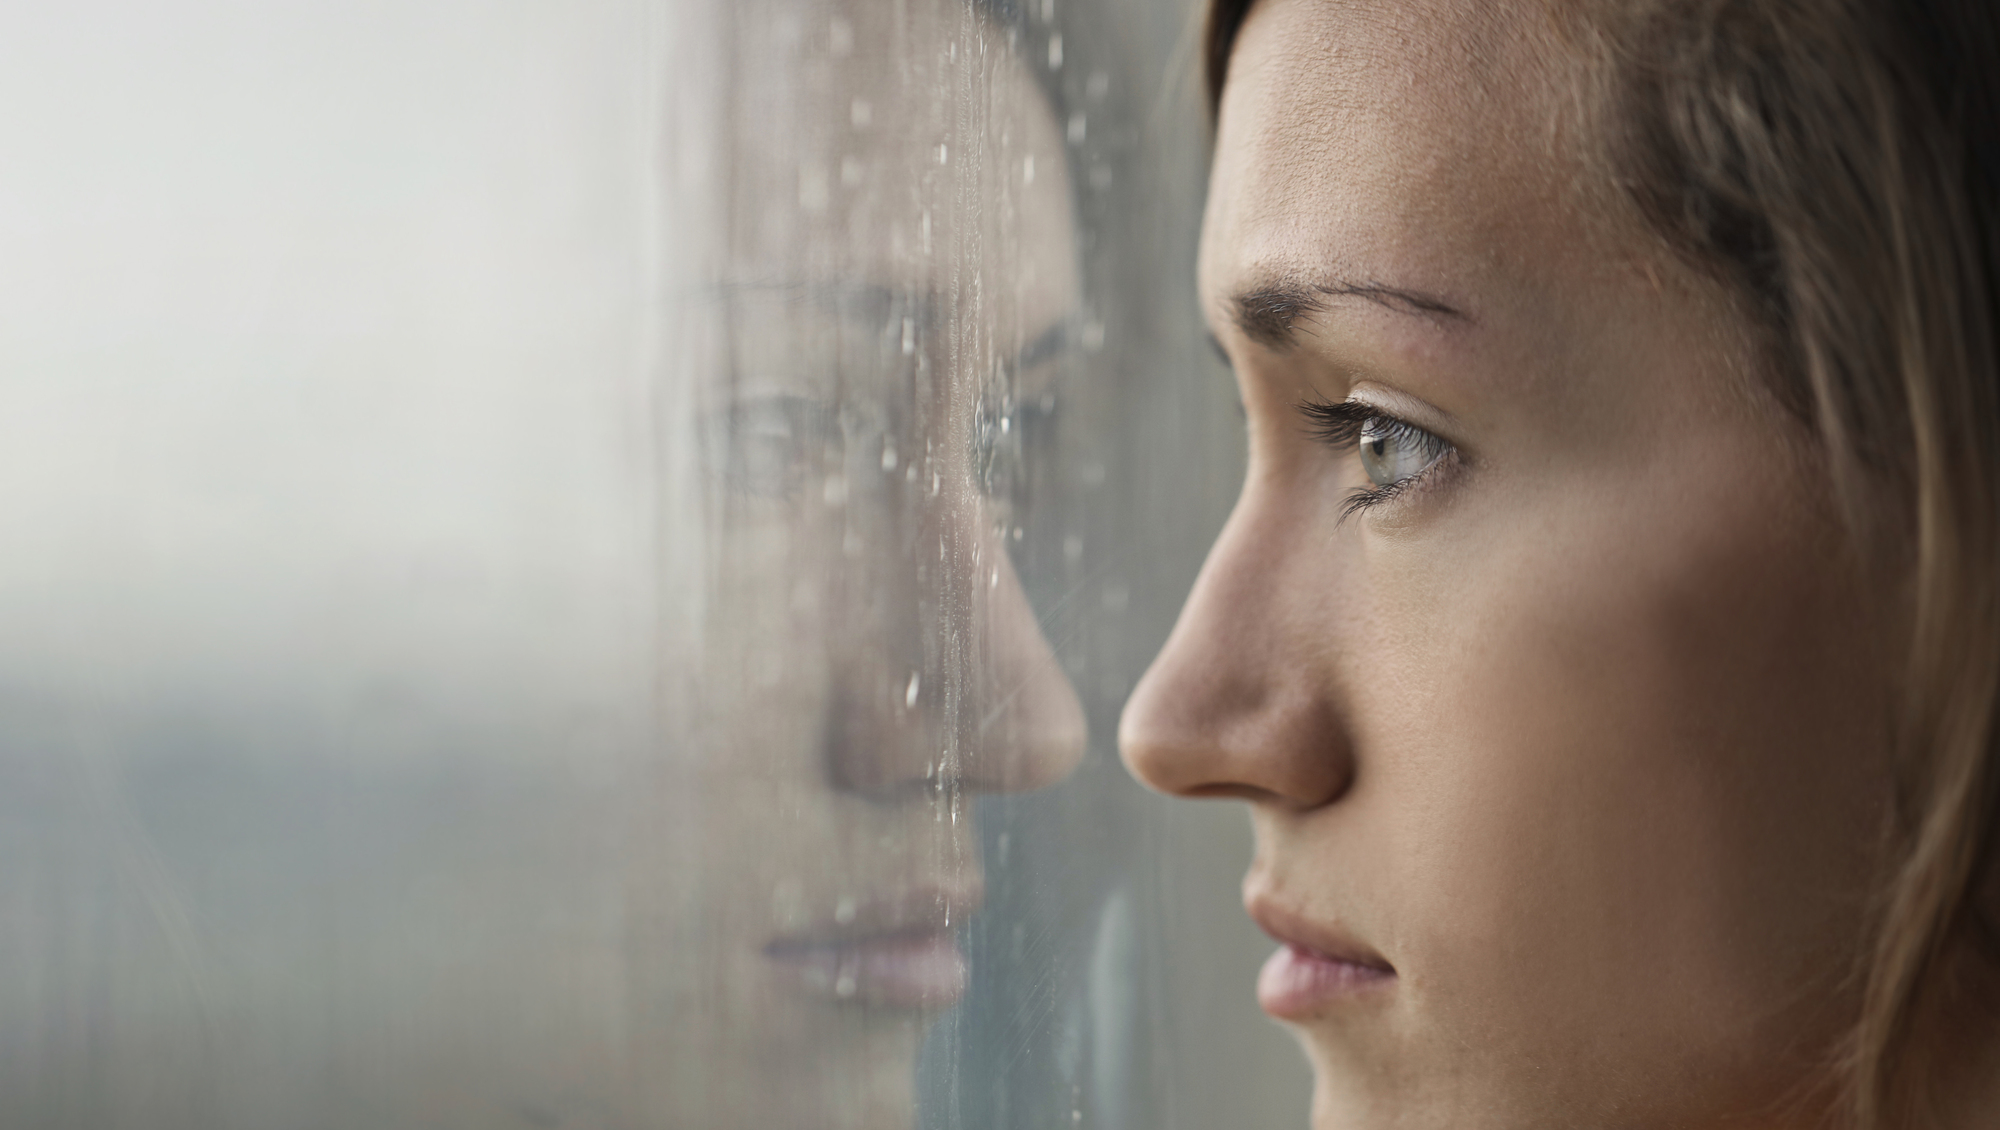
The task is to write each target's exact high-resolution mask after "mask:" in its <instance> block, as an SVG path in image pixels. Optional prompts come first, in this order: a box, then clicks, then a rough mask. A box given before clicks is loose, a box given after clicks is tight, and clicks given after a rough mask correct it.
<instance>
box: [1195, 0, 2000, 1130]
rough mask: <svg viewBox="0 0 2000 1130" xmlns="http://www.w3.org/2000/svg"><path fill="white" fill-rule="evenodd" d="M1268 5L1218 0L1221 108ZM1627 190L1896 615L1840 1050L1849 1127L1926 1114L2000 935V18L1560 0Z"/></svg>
mask: <svg viewBox="0 0 2000 1130" xmlns="http://www.w3.org/2000/svg"><path fill="white" fill-rule="evenodd" d="M1253 3H1254V0H1212V2H1211V4H1210V7H1209V15H1208V25H1207V32H1206V35H1205V39H1204V44H1205V52H1204V63H1205V67H1206V72H1207V75H1206V77H1207V81H1208V92H1209V99H1210V107H1211V110H1213V108H1214V107H1215V106H1216V104H1217V103H1218V102H1219V100H1220V97H1221V92H1222V84H1223V80H1224V78H1225V77H1226V75H1227V72H1228V64H1229V53H1230V48H1231V46H1232V44H1233V43H1234V40H1235V37H1236V32H1237V30H1238V29H1239V28H1240V27H1241V25H1242V22H1243V20H1244V18H1245V17H1246V16H1247V15H1248V13H1249V10H1250V8H1251V6H1252V4H1253ZM1564 7H1565V9H1566V11H1567V12H1568V13H1570V14H1572V15H1574V16H1576V17H1578V18H1579V19H1580V22H1581V23H1583V24H1585V25H1587V26H1588V27H1589V28H1590V29H1591V31H1592V32H1593V33H1594V34H1593V35H1591V36H1589V37H1588V38H1589V40H1590V41H1591V42H1592V43H1594V44H1595V45H1596V47H1597V48H1598V50H1597V52H1596V54H1597V55H1598V56H1599V61H1601V62H1602V63H1604V64H1607V65H1608V68H1607V69H1608V75H1609V84H1608V86H1607V87H1606V89H1607V90H1608V91H1609V92H1610V93H1611V99H1612V101H1611V104H1610V105H1608V106H1607V107H1605V111H1606V112H1604V113H1603V114H1601V115H1600V120H1601V121H1602V123H1603V126H1604V128H1603V133H1604V137H1603V138H1602V141H1603V144H1604V147H1605V155H1606V156H1607V157H1608V158H1609V162H1610V167H1611V168H1612V170H1613V171H1614V177H1615V179H1616V180H1617V182H1618V184H1619V187H1620V188H1622V190H1623V191H1624V192H1625V193H1626V195H1627V196H1628V197H1629V199H1630V200H1631V202H1632V203H1633V204H1635V205H1636V206H1637V208H1638V211H1639V212H1640V213H1641V215H1642V216H1643V217H1644V218H1645V219H1646V220H1647V221H1648V222H1649V224H1650V226H1651V227H1652V228H1653V230H1654V231H1655V232H1657V233H1658V234H1659V236H1661V237H1662V238H1663V239H1664V240H1665V242H1666V243H1667V244H1668V245H1669V246H1670V247H1671V248H1672V249H1673V251H1674V252H1675V253H1677V254H1678V255H1679V256H1680V257H1682V258H1683V259H1684V260H1686V261H1687V262H1689V263H1691V264H1693V265H1694V266H1695V267H1697V268H1698V269H1700V270H1702V271H1705V272H1707V273H1709V274H1710V275H1711V276H1713V277H1716V278H1718V279H1720V280H1721V281H1722V282H1724V283H1725V284H1726V285H1727V286H1728V287H1729V288H1730V289H1731V290H1732V291H1734V292H1735V293H1736V294H1737V295H1738V296H1739V298H1740V299H1742V300H1743V302H1742V305H1743V306H1744V307H1745V308H1746V309H1748V310H1749V311H1750V312H1751V314H1752V316H1753V317H1754V318H1755V319H1756V320H1757V321H1758V322H1760V323H1761V325H1762V328H1763V329H1764V330H1765V331H1766V332H1767V334H1768V337H1769V340H1770V342H1771V343H1772V351H1771V352H1772V361H1773V363H1772V366H1771V369H1772V372H1771V378H1772V380H1773V382H1774V384H1775V386H1776V390H1777V391H1778V393H1779V395H1780V399H1781V400H1782V401H1783V402H1784V403H1786V404H1787V405H1789V406H1791V407H1792V409H1793V410H1794V411H1796V412H1797V413H1798V414H1799V415H1801V416H1802V417H1803V418H1805V419H1806V420H1808V421H1810V422H1811V423H1812V424H1813V426H1814V430H1815V432H1816V434H1817V435H1818V437H1819V442H1820V444H1821V445H1822V447H1823V455H1824V458H1825V461H1826V465H1827V467H1828V468H1829V470H1830V472H1831V474H1832V476H1833V480H1834V481H1833V485H1834V487H1835V489H1836V490H1837V492H1838V494H1839V496H1840V497H1841V499H1842V500H1843V502H1844V503H1845V505H1846V509H1847V513H1848V515H1849V524H1850V528H1851V529H1852V531H1853V533H1854V536H1855V538H1856V540H1857V545H1858V547H1859V549H1860V551H1861V554H1862V556H1863V558H1864V560H1867V561H1870V562H1872V563H1873V564H1874V566H1875V567H1877V568H1879V569H1881V570H1882V571H1883V575H1884V576H1885V577H1888V578H1891V579H1892V583H1889V584H1885V585H1883V586H1882V588H1881V591H1883V592H1884V593H1885V594H1888V595H1885V601H1896V602H1898V607H1897V609H1896V610H1895V611H1896V612H1897V615H1898V616H1900V617H1901V619H1902V620H1903V622H1904V624H1905V626H1906V634H1905V636H1904V639H1905V640H1906V648H1907V651H1906V655H1905V656H1904V657H1903V658H1904V672H1905V674H1904V676H1903V682H1902V685H1901V686H1900V687H1899V688H1898V691H1899V697H1898V702H1899V708H1898V717H1897V719H1896V729H1895V733H1894V734H1893V737H1892V738H1890V739H1885V740H1893V741H1894V742H1895V743H1896V749H1897V752H1898V755H1899V757H1900V761H1899V766H1900V770H1901V772H1900V780H1899V795H1898V796H1897V797H1896V798H1895V799H1896V806H1895V807H1896V822H1895V831H1894V836H1895V841H1894V843H1893V844H1892V845H1891V846H1890V853H1889V858H1890V859H1891V860H1892V861H1893V862H1892V866H1891V869H1890V872H1889V873H1888V874H1885V875H1884V876H1883V877H1882V882H1881V902H1880V905H1879V910H1878V914H1877V916H1876V918H1875V923H1876V925H1875V926H1874V928H1873V932H1872V936H1871V937H1867V938H1858V939H1856V955H1857V975H1858V977H1859V978H1860V982H1861V986H1862V988H1861V994H1860V1000H1861V1004H1860V1009H1859V1013H1858V1015H1857V1016H1856V1017H1855V1018H1854V1021H1853V1027H1852V1030H1851V1034H1850V1038H1849V1040H1848V1042H1847V1051H1846V1055H1845V1056H1844V1058H1843V1061H1842V1062H1841V1063H1840V1064H1839V1065H1837V1072H1838V1077H1839V1080H1840V1084H1841V1086H1842V1089H1843V1091H1844V1094H1843V1096H1842V1099H1843V1101H1842V1104H1841V1105H1842V1106H1843V1107H1844V1109H1845V1110H1846V1112H1847V1114H1848V1116H1849V1118H1850V1119H1851V1121H1852V1124H1853V1125H1854V1126H1856V1127H1858V1128H1860V1130H1879V1128H1884V1127H1910V1126H1924V1125H1929V1124H1932V1123H1933V1122H1934V1121H1935V1120H1936V1117H1937V1111H1938V1107H1939V1104H1940V1102H1941V1101H1942V1100H1943V1099H1945V1098H1947V1097H1948V1096H1945V1095H1943V1094H1942V1093H1940V1090H1939V1087H1938V1085H1937V1084H1938V1082H1939V1073H1938V1070H1937V1066H1938V1064H1939V1062H1940V1061H1941V1059H1942V1055H1943V1052H1944V1050H1945V1049H1944V1048H1943V1046H1942V1040H1943V1038H1944V1037H1945V1036H1946V1035H1947V1034H1948V1030H1949V1027H1950V1024H1949V1022H1948V1020H1949V1021H1952V1022H1961V1023H1962V1022H1963V1019H1964V1018H1965V1017H1967V1016H1970V1017H1972V1018H1973V1019H1974V1021H1975V1022H1976V1023H1978V1024H1979V1025H1981V1026H1982V1027H1984V1028H1985V1029H1987V1031H1988V1032H1989V1033H1991V1031H1992V1029H1993V1027H1994V1018H1995V1007H1994V1002H1993V1001H1992V1000H1990V999H1980V998H1978V997H1977V996H1975V995H1974V993H1973V992H1972V990H1971V987H1970V981H1969V980H1968V979H1967V978H1966V977H1965V975H1964V973H1965V969H1966V967H1967V964H1968V962H1975V963H1976V962H1983V963H1985V966H1986V968H1987V969H1989V970H1990V969H1992V968H1994V967H1995V966H1996V965H2000V962H1996V960H1995V958H1996V953H2000V945H1996V939H2000V930H1997V929H1996V928H1995V923H1994V919H1993V910H1994V907H1993V905H1992V898H1991V893H1990V888H1991V884H1992V881H1993V875H1992V872H1993V866H1994V855H1995V847H1996V845H1995V843H1994V838H1995V828H1996V823H2000V818H1997V815H1996V809H2000V772H1996V754H1995V748H1994V747H1995V741H1994V739H1995V733H1994V729H1995V727H1994V721H1995V719H1994V715H1995V705H1996V697H2000V343H1996V339H1995V332H1994V325H1995V314H1996V310H1995V301H1996V272H1997V271H2000V87H1996V81H2000V80H1996V76H1995V73H1994V72H1995V70H1996V68H2000V16H1996V14H1995V12H1994V11H1993V10H1992V7H1993V5H1992V0H1650V2H1646V3H1591V4H1581V3H1572V4H1569V5H1565V6H1564Z"/></svg>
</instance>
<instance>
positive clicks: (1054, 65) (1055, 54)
mask: <svg viewBox="0 0 2000 1130" xmlns="http://www.w3.org/2000/svg"><path fill="white" fill-rule="evenodd" d="M1062 59H1063V52H1062V33H1061V32H1056V33H1055V34H1054V35H1051V36H1049V69H1050V70H1052V71H1059V70H1062Z"/></svg>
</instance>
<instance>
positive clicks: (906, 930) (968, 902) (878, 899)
mask: <svg viewBox="0 0 2000 1130" xmlns="http://www.w3.org/2000/svg"><path fill="white" fill-rule="evenodd" d="M983 900H984V892H983V891H982V889H981V887H980V886H979V885H978V884H977V883H974V884H971V885H961V886H945V885H931V886H920V887H909V888H905V889H903V890H900V891H894V892H885V893H881V894H876V895H873V896H869V897H866V898H859V899H856V900H854V902H853V904H852V906H851V907H849V908H848V909H849V910H850V911H851V913H843V911H842V908H841V907H840V906H838V905H836V906H834V907H833V908H830V909H829V910H827V911H826V912H825V913H824V914H823V915H822V916H821V917H820V918H819V919H818V920H817V921H815V922H814V923H813V924H812V925H810V926H808V927H806V928H805V929H803V930H800V931H798V932H796V933H792V934H786V935H783V936H781V937H778V938H775V939H773V940H772V942H771V943H770V945H769V946H767V947H766V949H767V950H768V951H769V952H772V953H781V952H785V951H788V950H791V951H795V950H804V949H818V948H827V947H838V946H846V945H854V944H856V943H860V942H866V941H872V940H875V939H878V938H887V937H899V936H911V935H926V934H942V933H944V932H946V931H947V930H949V929H951V927H952V926H953V925H954V924H955V923H957V922H959V921H962V920H963V919H964V918H966V917H967V916H969V915H970V914H972V913H973V912H974V911H976V910H978V909H979V904H980V903H981V902H982V901H983Z"/></svg>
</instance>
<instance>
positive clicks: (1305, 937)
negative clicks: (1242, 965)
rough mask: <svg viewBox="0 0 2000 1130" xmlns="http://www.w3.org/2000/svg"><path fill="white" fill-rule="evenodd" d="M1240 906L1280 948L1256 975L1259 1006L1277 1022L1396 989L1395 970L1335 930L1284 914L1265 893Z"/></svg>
mask: <svg viewBox="0 0 2000 1130" xmlns="http://www.w3.org/2000/svg"><path fill="white" fill-rule="evenodd" d="M1243 901H1244V905H1245V907H1246V908H1247V909H1248V910H1249V911H1250V917H1251V918H1252V919H1254V920H1255V921H1256V923H1257V925H1258V926H1260V927H1262V928H1263V930H1264V932H1265V933H1266V934H1269V935H1270V936H1271V937H1272V939H1274V940H1275V941H1277V942H1278V943H1280V946H1279V949H1278V952H1277V953H1274V954H1272V955H1271V957H1270V959H1269V960H1268V961H1266V962H1264V968H1263V969H1262V970H1261V971H1260V972H1259V973H1258V974H1257V1003H1258V1004H1259V1005H1262V1006H1263V1008H1264V1011H1265V1012H1268V1013H1270V1014H1271V1015H1272V1016H1275V1017H1277V1018H1278V1019H1279V1020H1305V1019H1308V1018H1310V1017H1312V1016H1314V1015H1316V1014H1318V1013H1321V1012H1324V1011H1325V1010H1326V1009H1328V1008H1330V1007H1332V1006H1333V1005H1335V1004H1338V1003H1340V1002H1342V1001H1346V1000H1351V999H1353V998H1355V997H1359V996H1362V995H1365V994H1369V993H1376V992H1380V991H1382V990H1384V989H1387V988H1390V987H1392V986H1394V985H1395V983H1396V969H1395V967H1394V966H1392V965H1390V964H1389V963H1388V962H1387V961H1384V960H1383V959H1382V956H1381V955H1380V954H1377V953H1376V952H1375V951H1374V950H1372V949H1370V948H1368V947H1367V946H1366V945H1363V944H1362V943H1360V942H1358V941H1356V940H1354V939H1353V938H1351V937H1349V936H1348V935H1347V934H1346V933H1345V932H1343V931H1342V930H1340V929H1339V928H1338V927H1335V926H1329V925H1327V924H1325V923H1322V922H1318V921H1315V920H1313V919H1311V918H1308V917H1306V916H1305V915H1303V914H1300V913H1298V912H1297V911H1293V910H1289V909H1286V908H1285V907H1283V906H1280V905H1278V902H1277V900H1276V899H1275V898H1273V897H1271V895H1270V894H1269V893H1268V892H1267V891H1264V890H1257V891H1253V892H1249V893H1246V895H1245V898H1244V900H1243Z"/></svg>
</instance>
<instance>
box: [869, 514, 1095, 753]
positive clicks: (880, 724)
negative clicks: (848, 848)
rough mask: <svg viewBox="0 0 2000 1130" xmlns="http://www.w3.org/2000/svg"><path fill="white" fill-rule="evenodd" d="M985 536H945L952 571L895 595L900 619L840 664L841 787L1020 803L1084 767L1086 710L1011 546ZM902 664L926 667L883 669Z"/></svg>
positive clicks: (972, 524)
mask: <svg viewBox="0 0 2000 1130" xmlns="http://www.w3.org/2000/svg"><path fill="white" fill-rule="evenodd" d="M985 527H986V522H984V521H983V520H981V519H979V518H978V517H976V516H975V517H973V518H971V519H970V520H968V521H967V522H965V523H963V524H958V526H957V528H956V529H948V530H946V531H944V532H943V533H941V534H939V535H938V536H940V537H942V538H944V540H945V542H946V543H947V545H948V546H949V550H948V551H947V552H944V553H941V554H940V555H939V556H940V557H941V558H943V559H944V560H945V562H946V563H944V564H936V565H932V566H931V567H929V568H926V569H924V570H922V571H921V574H920V575H921V576H922V577H923V578H924V579H923V580H920V581H916V582H915V583H914V585H912V586H911V588H909V589H907V590H905V591H903V592H901V593H898V594H895V595H894V596H892V597H891V600H890V603H893V604H895V605H898V606H899V607H900V608H901V609H902V610H903V612H902V614H901V615H897V616H894V617H891V618H888V619H887V620H886V621H884V622H883V623H882V625H881V626H882V627H883V628H885V629H886V630H885V631H884V632H883V633H881V634H879V635H878V634H876V633H866V634H868V635H873V636H875V638H873V639H870V640H867V641H866V642H865V643H864V644H863V645H862V646H861V647H860V648H857V649H856V650H857V651H858V652H861V654H852V655H850V656H849V657H847V659H846V660H844V661H840V662H841V663H842V667H841V669H840V670H838V671H837V672H836V674H835V681H836V684H837V689H836V704H835V707H834V709H835V711H836V713H837V714H838V715H839V717H838V718H837V720H836V721H835V735H834V743H833V744H834V749H833V762H834V775H835V778H836V782H837V783H838V784H839V785H840V786H841V787H843V788H846V789H848V790H851V791H856V792H863V793H888V792H897V791H902V790H906V789H909V788H911V787H916V786H930V787H950V786H956V787H959V788H966V789H971V790H973V791H985V792H1017V791H1025V790H1029V789H1036V788H1041V787H1042V786H1045V785H1050V784H1054V783H1055V782H1056V781H1059V780H1061V779H1062V778H1063V777H1066V776H1068V775H1069V773H1070V771H1071V770H1073V769H1074V768H1076V765H1077V762H1078V761H1079V760H1080V759H1081V758H1082V756H1083V750H1084V744H1085V722H1084V715H1083V705H1082V704H1081V703H1080V702H1079V701H1078V700H1077V696H1076V692H1075V690H1074V689H1072V688H1071V686H1070V682H1069V679H1068V677H1067V676H1066V675H1065V674H1064V673H1063V670H1062V667H1061V665H1060V664H1059V663H1058V662H1057V659H1056V656H1055V652H1054V651H1053V649H1051V648H1050V646H1049V643H1048V641H1047V639H1046V638H1044V636H1043V635H1042V631H1041V628H1040V626H1039V624H1038V623H1037V622H1036V619H1035V614H1034V610H1033V608H1032V607H1031V606H1030V605H1029V603H1028V599H1027V595H1026V594H1025V593H1024V592H1023V591H1022V589H1021V584H1020V581H1019V579H1018V578H1017V576H1016V575H1015V572H1014V567H1013V564H1012V562H1011V561H1010V560H1009V559H1008V556H1007V552H1006V547H1005V544H1004V542H1002V541H1001V539H1000V538H999V537H998V536H996V535H994V534H991V533H989V532H987V531H986V529H985ZM925 540H929V539H925ZM906 580H914V577H908V578H906ZM888 637H901V638H888ZM898 655H902V656H911V657H916V656H921V657H923V658H921V659H920V660H918V661H916V662H913V663H907V664H902V665H900V666H898V665H895V664H893V663H884V662H882V661H881V660H883V659H884V658H885V657H891V656H898Z"/></svg>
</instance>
